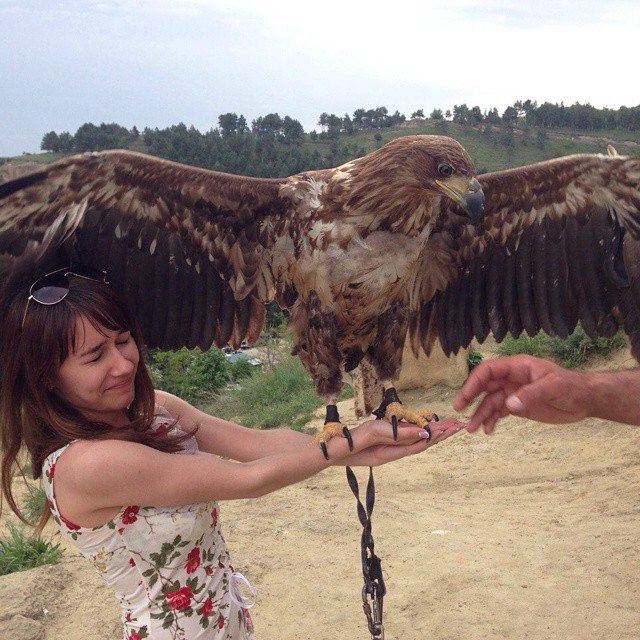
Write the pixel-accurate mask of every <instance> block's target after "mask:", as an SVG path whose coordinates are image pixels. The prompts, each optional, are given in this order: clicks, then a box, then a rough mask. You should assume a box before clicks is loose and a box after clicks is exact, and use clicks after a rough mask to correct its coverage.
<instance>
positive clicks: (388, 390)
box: [373, 380, 439, 439]
mask: <svg viewBox="0 0 640 640" xmlns="http://www.w3.org/2000/svg"><path fill="white" fill-rule="evenodd" d="M382 386H383V389H384V392H383V394H382V403H381V404H380V406H379V407H378V408H377V409H376V410H375V411H373V415H375V416H376V418H378V419H379V420H381V419H382V418H386V419H387V420H389V422H391V427H392V428H393V438H394V439H396V438H397V437H398V420H405V421H406V422H413V423H414V424H417V425H420V426H421V427H422V428H423V429H424V430H425V431H426V432H427V433H428V434H429V435H428V437H429V438H430V437H431V429H430V428H429V422H437V421H438V420H439V418H438V414H437V413H434V412H433V411H428V410H426V409H422V410H418V411H412V410H411V409H407V408H405V407H404V406H403V405H402V402H400V398H398V392H397V391H396V389H395V387H394V386H393V381H391V380H383V382H382Z"/></svg>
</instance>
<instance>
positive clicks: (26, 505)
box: [22, 484, 47, 525]
mask: <svg viewBox="0 0 640 640" xmlns="http://www.w3.org/2000/svg"><path fill="white" fill-rule="evenodd" d="M27 489H28V492H27V495H26V496H25V497H24V499H23V500H22V513H23V514H24V515H25V517H26V518H27V520H29V522H31V523H33V524H34V525H35V524H37V523H38V522H39V521H40V518H41V516H42V514H43V513H44V509H45V506H46V504H47V496H46V494H45V492H44V489H43V488H42V487H39V486H33V485H31V484H27Z"/></svg>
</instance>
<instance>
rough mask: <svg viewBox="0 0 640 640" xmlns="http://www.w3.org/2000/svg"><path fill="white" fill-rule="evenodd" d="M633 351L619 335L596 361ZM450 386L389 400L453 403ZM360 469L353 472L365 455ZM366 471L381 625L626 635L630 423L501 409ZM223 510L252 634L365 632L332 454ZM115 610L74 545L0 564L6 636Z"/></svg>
mask: <svg viewBox="0 0 640 640" xmlns="http://www.w3.org/2000/svg"><path fill="white" fill-rule="evenodd" d="M632 365H633V362H632V361H631V360H630V356H629V354H628V353H621V354H618V355H617V356H616V357H614V358H612V359H610V360H608V361H606V362H605V361H603V362H600V363H598V366H597V367H596V368H605V367H606V368H616V367H619V366H632ZM454 393H455V392H454V391H453V390H451V389H448V388H444V387H435V388H432V389H430V390H428V391H426V392H425V391H421V392H415V391H414V392H405V393H404V394H403V400H404V401H405V403H408V404H412V405H421V404H424V403H425V402H426V403H428V404H429V405H430V406H432V407H433V408H434V409H435V410H436V411H437V412H438V413H439V414H440V415H451V409H450V403H451V401H452V399H453V395H454ZM343 405H344V406H343V407H341V409H340V414H341V416H342V417H343V419H347V420H348V419H349V418H350V417H352V415H353V414H352V413H351V414H349V405H350V401H345V402H344V403H343ZM356 471H357V475H358V477H359V479H360V480H361V483H360V484H361V486H362V485H363V484H364V482H365V480H366V475H367V470H366V469H358V470H356ZM375 479H376V489H377V492H376V506H375V512H374V517H373V533H374V536H375V541H376V552H377V553H378V555H379V556H380V557H381V558H382V562H383V570H384V575H385V580H386V583H387V590H388V593H387V596H386V598H385V604H384V620H385V629H386V638H387V640H400V639H402V640H405V639H406V640H414V639H418V638H420V639H422V638H427V637H428V638H437V639H438V640H449V639H451V640H453V639H455V640H458V639H460V638H465V639H466V640H480V639H492V640H493V639H499V638H514V639H524V638H526V639H530V640H543V639H563V640H570V639H576V640H577V639H581V640H582V639H589V640H596V639H600V638H602V639H604V638H606V639H607V640H627V639H629V640H631V639H638V638H640V588H639V583H638V576H639V575H640V544H639V543H638V539H639V536H638V530H639V528H640V429H639V428H637V427H629V426H624V425H619V424H614V423H608V422H603V421H600V420H593V419H589V420H584V421H582V422H581V423H578V424H575V425H566V426H555V425H537V424H534V423H531V422H527V421H524V420H521V419H517V418H513V417H510V418H507V419H505V420H504V421H503V422H502V423H501V426H499V428H498V430H497V433H496V434H495V435H493V436H492V437H486V436H484V435H473V436H471V435H469V434H467V433H466V432H465V433H461V434H458V435H456V436H454V437H453V438H451V439H450V440H448V441H447V442H445V443H444V444H442V445H440V446H437V447H435V448H433V449H432V450H429V451H427V452H425V453H423V454H421V455H420V456H414V457H412V458H409V459H404V460H401V461H399V462H396V463H393V464H390V465H387V466H385V467H381V468H378V469H377V470H376V471H375ZM4 521H5V522H6V521H7V516H6V514H5V515H4ZM222 522H223V530H224V531H225V538H226V541H227V544H228V546H229V548H230V550H231V554H232V557H233V558H234V560H235V566H236V568H237V569H238V570H240V571H242V572H243V573H244V574H245V575H246V576H247V578H248V579H249V580H250V581H251V582H252V583H253V584H254V585H255V586H256V587H257V589H258V604H257V605H256V606H255V607H254V608H253V609H252V610H251V612H252V616H253V619H254V622H255V626H256V638H257V640H307V639H308V640H320V639H322V640H333V639H336V640H338V639H340V640H343V639H345V638H349V639H352V638H353V639H355V638H363V639H364V638H369V637H370V636H369V635H368V632H367V629H366V626H365V622H364V616H363V613H362V607H361V597H360V593H361V588H362V576H361V571H360V555H359V553H360V552H359V538H360V532H361V527H360V525H359V523H358V520H357V517H356V510H355V500H354V498H353V496H352V494H351V491H350V490H349V488H348V485H347V483H346V479H345V475H344V471H343V470H342V469H339V468H332V469H329V470H327V471H325V472H323V473H321V474H319V475H317V476H315V477H314V478H311V479H309V480H307V481H305V482H302V483H300V484H298V485H295V486H292V487H288V488H286V489H284V490H281V491H278V492H276V493H275V494H272V495H269V496H266V497H263V498H260V499H256V500H247V501H242V502H229V503H223V504H222ZM117 618H118V606H117V604H116V601H115V598H114V596H113V595H112V594H111V593H110V592H109V591H108V589H107V588H106V587H104V586H102V584H101V582H100V579H99V577H98V575H97V574H96V573H95V572H94V570H93V568H92V567H91V566H90V565H89V563H88V562H86V561H85V560H84V559H83V558H81V557H80V556H79V555H78V554H77V553H75V552H74V551H73V550H72V549H70V548H69V549H68V551H67V552H66V555H65V557H64V559H63V560H62V562H61V563H60V564H58V565H55V566H48V567H43V568H39V569H34V570H31V571H27V572H23V573H19V574H12V575H9V576H6V577H2V578H0V630H2V629H4V633H0V636H1V637H3V638H4V637H7V638H9V637H11V638H12V640H21V639H23V638H24V639H27V638H28V639H34V640H35V639H38V640H40V639H42V638H44V639H45V640H63V639H64V640H80V639H82V640H86V639H87V638H92V639H96V640H102V639H105V640H112V639H115V638H119V637H120V636H119V635H118V622H117ZM3 625H4V626H3ZM4 634H6V635H4Z"/></svg>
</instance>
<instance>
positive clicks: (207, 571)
mask: <svg viewBox="0 0 640 640" xmlns="http://www.w3.org/2000/svg"><path fill="white" fill-rule="evenodd" d="M204 572H205V573H206V574H207V575H208V576H210V575H211V574H212V573H213V569H212V568H211V567H205V568H204Z"/></svg>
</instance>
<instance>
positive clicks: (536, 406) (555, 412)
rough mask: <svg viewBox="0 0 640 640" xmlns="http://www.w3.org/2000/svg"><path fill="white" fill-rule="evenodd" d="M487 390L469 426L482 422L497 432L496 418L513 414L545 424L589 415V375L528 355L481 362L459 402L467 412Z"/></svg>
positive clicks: (474, 427)
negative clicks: (587, 376) (467, 408)
mask: <svg viewBox="0 0 640 640" xmlns="http://www.w3.org/2000/svg"><path fill="white" fill-rule="evenodd" d="M481 393H484V394H486V395H485V396H484V398H483V399H482V401H481V402H480V404H479V405H478V406H477V407H476V409H475V411H474V412H473V415H472V416H471V419H470V420H469V425H468V427H467V428H468V430H469V431H470V432H473V431H476V430H477V429H479V428H480V427H481V426H482V427H483V428H484V432H485V433H487V434H489V433H492V432H493V430H494V428H495V425H496V422H497V421H498V420H499V419H500V418H502V417H504V416H506V415H507V414H508V413H512V414H515V415H518V416H523V417H525V418H531V419H532V420H538V421H539V422H552V423H560V422H574V421H576V420H581V419H582V418H584V417H586V416H587V415H589V401H590V392H589V388H588V387H587V378H586V374H584V373H580V372H577V371H568V370H567V369H563V368H562V367H560V366H558V365H557V364H554V363H553V362H549V361H548V360H543V359H541V358H534V357H533V356H528V355H515V356H505V357H503V358H496V359H493V360H484V361H483V362H481V363H480V364H479V365H478V366H477V367H476V368H475V369H474V370H473V371H472V372H471V375H470V376H469V377H468V378H467V381H466V382H465V383H464V385H463V387H462V389H460V391H458V394H457V395H456V397H455V400H454V401H453V408H454V409H455V410H456V411H462V410H463V409H464V408H465V407H467V406H469V404H470V403H471V402H472V401H473V400H474V399H475V398H476V397H477V396H479V395H480V394H481Z"/></svg>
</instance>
